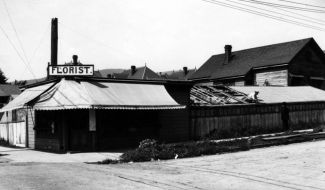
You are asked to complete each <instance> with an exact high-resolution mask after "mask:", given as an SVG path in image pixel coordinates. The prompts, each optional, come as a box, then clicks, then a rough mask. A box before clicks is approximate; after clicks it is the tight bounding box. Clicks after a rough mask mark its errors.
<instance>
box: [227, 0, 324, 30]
mask: <svg viewBox="0 0 325 190" xmlns="http://www.w3.org/2000/svg"><path fill="white" fill-rule="evenodd" d="M226 1H229V2H232V3H236V4H239V5H243V6H246V7H250V8H255V9H258V10H263V11H267V12H269V13H270V12H271V13H275V14H278V15H282V16H286V17H290V18H293V19H296V20H300V21H307V22H312V23H315V24H319V25H324V24H325V23H321V22H317V21H313V20H310V19H304V18H299V17H296V16H291V15H288V14H284V13H281V12H276V11H272V10H268V9H263V8H260V7H256V6H252V5H247V4H245V3H239V2H235V1H232V0H226ZM277 9H280V8H277ZM280 10H283V9H280ZM299 15H300V14H299Z"/></svg>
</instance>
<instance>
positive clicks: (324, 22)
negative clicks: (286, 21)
mask: <svg viewBox="0 0 325 190" xmlns="http://www.w3.org/2000/svg"><path fill="white" fill-rule="evenodd" d="M274 9H278V10H282V11H286V12H288V13H291V14H294V15H298V16H302V17H306V18H309V19H311V20H314V21H318V22H322V24H325V20H322V19H317V18H314V17H310V16H307V15H303V14H299V13H295V12H292V11H289V10H284V9H282V8H278V7H274Z"/></svg>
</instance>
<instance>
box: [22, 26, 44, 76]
mask: <svg viewBox="0 0 325 190" xmlns="http://www.w3.org/2000/svg"><path fill="white" fill-rule="evenodd" d="M49 26H50V25H49V24H48V25H46V28H45V30H44V32H43V34H42V36H41V38H40V40H39V42H38V44H37V45H36V46H35V49H34V51H33V53H32V56H31V58H30V61H31V62H32V60H33V59H34V56H35V55H36V52H37V51H38V49H39V48H40V46H41V44H42V42H43V40H44V38H45V35H46V34H47V31H48V30H49V28H50V27H49ZM26 69H27V68H26V67H25V69H24V70H23V71H22V73H21V74H20V75H22V74H23V73H24V72H25V71H26Z"/></svg>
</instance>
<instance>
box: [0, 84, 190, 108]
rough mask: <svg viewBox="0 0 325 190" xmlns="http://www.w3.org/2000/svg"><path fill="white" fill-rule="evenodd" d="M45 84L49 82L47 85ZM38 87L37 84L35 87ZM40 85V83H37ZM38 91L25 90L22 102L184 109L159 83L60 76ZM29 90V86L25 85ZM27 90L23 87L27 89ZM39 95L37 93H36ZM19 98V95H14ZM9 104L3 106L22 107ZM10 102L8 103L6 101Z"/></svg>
mask: <svg viewBox="0 0 325 190" xmlns="http://www.w3.org/2000/svg"><path fill="white" fill-rule="evenodd" d="M47 86H48V85H47ZM36 88H37V87H36ZM39 88H40V87H39ZM42 89H44V90H43V91H42V92H41V93H38V94H33V96H32V97H29V98H27V95H28V94H27V93H26V95H24V93H25V91H24V92H23V93H22V94H23V95H24V97H23V98H20V99H23V100H26V101H25V102H24V103H25V104H27V103H28V102H29V101H30V100H33V99H34V101H35V102H34V103H33V105H32V106H33V108H34V109H35V110H65V109H128V110H137V109H141V110H152V109H184V108H185V105H180V104H178V103H177V102H176V101H175V100H174V99H173V98H172V97H171V96H170V95H169V94H168V92H167V91H166V89H165V86H164V85H162V84H135V83H117V82H97V81H75V80H66V79H62V80H61V81H60V82H58V83H57V84H54V85H52V86H51V88H50V89H49V88H46V87H43V88H42ZM27 90H29V89H27ZM27 90H26V91H27ZM37 95H38V96H37ZM17 98H19V96H18V97H17ZM22 104H23V101H19V105H14V104H12V105H10V107H8V108H7V106H5V107H4V110H6V109H11V108H16V107H21V106H22ZM8 105H9V104H8Z"/></svg>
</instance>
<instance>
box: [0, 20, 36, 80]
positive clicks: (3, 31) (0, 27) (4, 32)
mask: <svg viewBox="0 0 325 190" xmlns="http://www.w3.org/2000/svg"><path fill="white" fill-rule="evenodd" d="M0 30H1V31H2V33H3V34H4V35H5V37H6V38H7V40H8V41H9V43H10V45H11V46H12V47H13V48H14V50H15V52H16V54H17V55H18V57H19V58H20V60H21V61H22V62H23V63H24V64H25V66H26V67H27V68H28V70H29V72H30V73H31V74H32V75H33V77H34V78H36V76H35V74H34V72H33V71H32V70H30V68H29V67H28V65H27V63H26V62H25V60H24V59H23V57H22V56H21V55H20V53H19V51H18V49H17V48H16V46H15V45H14V43H13V42H12V41H11V39H10V38H9V36H8V34H7V33H6V31H5V30H4V29H3V28H2V26H0Z"/></svg>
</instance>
